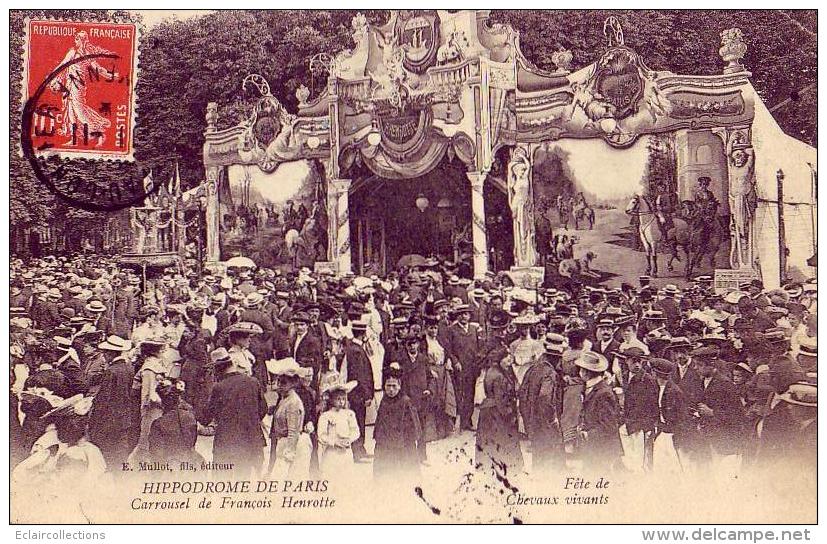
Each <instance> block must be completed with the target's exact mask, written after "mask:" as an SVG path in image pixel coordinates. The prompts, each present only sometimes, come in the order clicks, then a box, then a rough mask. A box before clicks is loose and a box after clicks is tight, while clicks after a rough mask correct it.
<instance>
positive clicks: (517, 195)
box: [508, 147, 537, 266]
mask: <svg viewBox="0 0 827 544" xmlns="http://www.w3.org/2000/svg"><path fill="white" fill-rule="evenodd" d="M508 204H509V206H510V207H511V219H512V222H513V227H514V228H513V230H514V265H515V266H536V265H537V244H536V230H535V226H534V191H533V187H532V183H531V161H530V159H529V154H528V150H527V149H526V148H525V147H517V148H516V149H514V151H513V152H512V154H511V160H510V161H509V163H508Z"/></svg>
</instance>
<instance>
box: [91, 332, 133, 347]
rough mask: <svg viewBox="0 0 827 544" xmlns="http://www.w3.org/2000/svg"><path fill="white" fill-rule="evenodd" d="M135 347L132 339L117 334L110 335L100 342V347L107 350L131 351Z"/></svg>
mask: <svg viewBox="0 0 827 544" xmlns="http://www.w3.org/2000/svg"><path fill="white" fill-rule="evenodd" d="M132 348H133V345H132V341H131V340H125V339H123V338H121V337H120V336H117V335H115V334H113V335H110V336H109V337H108V338H107V339H106V340H105V341H104V342H101V343H100V344H98V349H104V350H107V351H129V350H131V349H132Z"/></svg>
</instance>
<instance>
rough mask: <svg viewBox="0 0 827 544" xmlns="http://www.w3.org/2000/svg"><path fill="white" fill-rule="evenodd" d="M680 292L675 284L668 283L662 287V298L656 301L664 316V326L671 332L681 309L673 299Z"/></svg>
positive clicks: (676, 325)
mask: <svg viewBox="0 0 827 544" xmlns="http://www.w3.org/2000/svg"><path fill="white" fill-rule="evenodd" d="M680 292H681V290H680V289H678V287H677V286H676V285H673V284H669V285H667V286H666V287H664V288H663V298H662V299H661V300H660V301H659V302H658V303H657V306H658V308H659V309H660V310H661V311H662V312H663V316H664V317H665V318H666V327H667V329H669V332H672V333H674V332H675V329H676V328H677V327H678V325H679V324H680V320H681V309H680V306H679V305H678V301H677V300H676V299H675V297H676V296H677V295H679V294H680Z"/></svg>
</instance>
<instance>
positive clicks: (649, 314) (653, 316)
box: [642, 310, 666, 321]
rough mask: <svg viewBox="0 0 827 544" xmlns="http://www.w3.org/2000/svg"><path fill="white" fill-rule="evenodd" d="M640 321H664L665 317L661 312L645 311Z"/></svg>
mask: <svg viewBox="0 0 827 544" xmlns="http://www.w3.org/2000/svg"><path fill="white" fill-rule="evenodd" d="M642 319H648V320H650V321H666V316H665V315H663V312H662V311H661V310H646V311H644V312H643V317H642Z"/></svg>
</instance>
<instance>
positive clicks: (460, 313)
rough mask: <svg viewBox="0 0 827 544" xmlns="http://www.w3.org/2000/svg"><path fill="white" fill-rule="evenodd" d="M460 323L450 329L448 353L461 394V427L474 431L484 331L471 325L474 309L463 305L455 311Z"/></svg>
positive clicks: (473, 324) (458, 391)
mask: <svg viewBox="0 0 827 544" xmlns="http://www.w3.org/2000/svg"><path fill="white" fill-rule="evenodd" d="M454 315H455V316H456V319H457V321H456V323H454V324H453V325H451V326H450V327H449V329H448V346H447V348H448V353H449V355H450V357H451V361H452V362H453V365H454V380H455V383H454V389H455V390H456V392H457V405H458V406H457V407H458V409H459V416H460V426H461V428H462V429H471V428H472V425H471V415H472V414H473V413H474V389H475V386H476V383H477V377H478V376H479V373H480V365H479V362H478V361H477V355H478V353H479V352H480V348H481V347H482V341H481V338H480V327H479V325H478V324H476V323H471V308H470V307H469V306H468V305H467V304H461V305H460V306H458V307H457V308H456V309H455V312H454Z"/></svg>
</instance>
